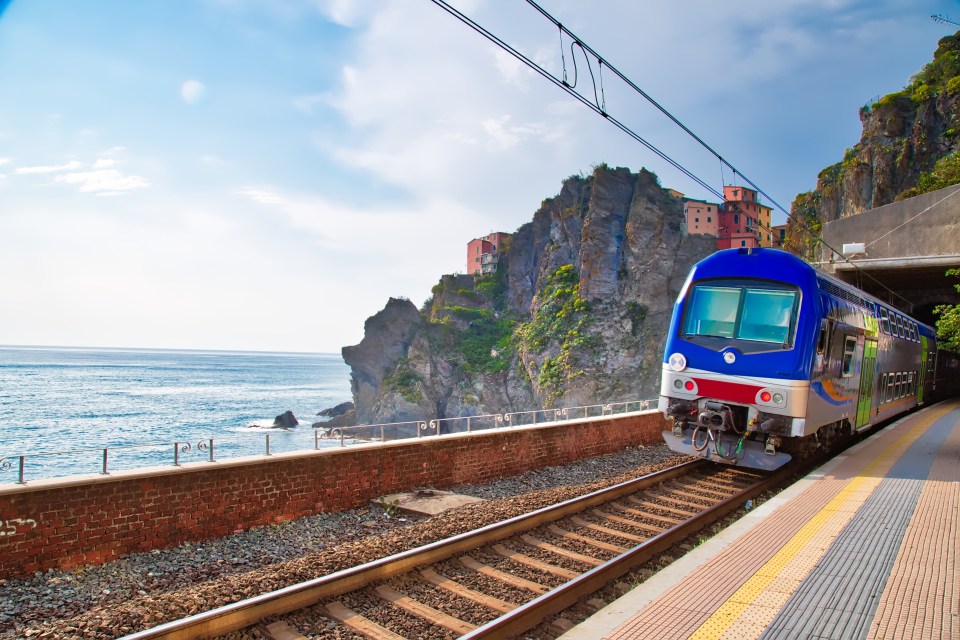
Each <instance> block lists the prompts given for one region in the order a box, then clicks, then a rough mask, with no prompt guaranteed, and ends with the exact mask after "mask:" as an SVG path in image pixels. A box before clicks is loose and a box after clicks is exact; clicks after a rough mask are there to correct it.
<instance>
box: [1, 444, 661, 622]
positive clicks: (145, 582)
mask: <svg viewBox="0 0 960 640" xmlns="http://www.w3.org/2000/svg"><path fill="white" fill-rule="evenodd" d="M675 460H677V456H676V454H674V453H673V452H671V451H669V450H668V449H667V448H666V447H665V446H663V445H657V446H653V447H638V448H633V449H626V450H624V451H621V452H618V453H616V454H611V455H608V456H602V457H599V458H594V459H590V460H583V461H580V462H577V463H574V464H570V465H565V466H559V467H548V468H545V469H540V470H538V471H532V472H529V473H525V474H523V475H520V476H513V477H510V478H504V479H501V480H498V481H496V482H492V483H490V484H486V485H461V486H458V487H453V488H452V490H453V491H455V492H457V493H463V494H466V495H472V496H476V497H480V498H485V499H486V501H485V502H481V503H477V504H474V505H468V506H466V507H461V508H459V509H455V510H452V511H449V512H445V513H442V514H440V515H438V516H434V517H432V518H429V520H427V519H423V518H413V517H403V516H401V517H396V516H395V515H394V516H390V514H389V513H388V511H386V510H385V509H384V508H383V507H381V506H379V505H376V504H372V505H371V506H370V507H367V508H361V509H355V510H352V511H347V512H343V513H335V514H321V515H317V516H311V517H307V518H300V519H298V520H295V521H291V522H287V523H282V524H277V525H271V526H265V527H258V528H256V529H252V530H250V531H246V532H243V533H239V534H235V535H232V536H228V537H226V538H221V539H218V540H210V541H207V542H203V543H196V544H185V545H182V546H180V547H176V548H174V549H169V550H165V551H154V552H151V553H143V554H134V555H131V556H128V557H126V558H123V559H120V560H117V561H114V562H110V563H107V564H105V565H100V566H93V567H85V568H81V569H76V570H72V571H59V570H50V571H47V572H45V573H38V574H36V575H34V576H32V577H31V578H28V579H22V580H0V639H8V638H9V639H13V638H24V637H37V638H73V637H75V638H114V637H116V636H118V635H123V634H126V633H130V632H132V631H135V630H137V629H140V628H143V627H145V626H152V625H155V624H159V623H160V622H163V621H165V620H169V619H174V618H177V617H182V616H184V615H188V614H191V613H196V612H198V611H201V610H204V609H206V608H209V607H212V606H219V605H222V604H226V603H228V602H231V601H234V600H237V599H240V598H244V597H250V596H252V595H255V594H257V593H261V592H263V591H266V590H271V589H276V588H280V587H282V586H285V585H287V584H290V583H292V582H297V581H299V580H303V579H306V578H308V577H315V576H317V575H324V574H325V573H329V572H331V571H336V570H339V569H341V568H345V567H346V566H352V565H351V563H356V562H358V561H368V560H372V559H375V558H376V557H381V556H383V555H389V554H391V553H397V552H399V551H401V550H404V549H406V548H412V547H415V546H419V545H421V544H427V543H428V542H432V541H433V540H436V539H440V538H442V537H445V536H448V535H453V534H454V533H458V532H461V531H468V530H470V529H473V528H476V527H478V526H483V525H484V524H488V523H490V522H496V521H498V520H502V519H504V518H507V517H511V516H512V515H517V514H519V513H522V512H524V511H526V510H529V509H531V508H537V506H546V505H548V504H552V503H553V502H556V501H558V500H563V499H566V498H569V497H573V496H575V495H581V494H583V493H587V492H589V491H592V490H595V489H597V488H599V487H600V486H606V485H609V484H612V483H613V482H618V481H622V480H623V479H625V476H631V477H632V476H636V475H637V470H638V469H645V470H653V469H654V468H660V467H662V466H665V465H667V464H670V463H672V462H673V461H675ZM146 621H150V624H149V625H148V624H146Z"/></svg>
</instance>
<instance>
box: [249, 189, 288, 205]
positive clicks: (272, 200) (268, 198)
mask: <svg viewBox="0 0 960 640" xmlns="http://www.w3.org/2000/svg"><path fill="white" fill-rule="evenodd" d="M240 194H241V195H243V196H246V197H247V198H250V199H251V200H253V201H254V202H259V203H260V204H286V200H285V199H284V198H283V197H282V196H281V195H279V194H277V193H276V192H274V191H271V190H270V189H261V188H258V187H244V188H243V189H241V190H240Z"/></svg>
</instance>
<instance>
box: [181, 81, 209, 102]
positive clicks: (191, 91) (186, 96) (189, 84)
mask: <svg viewBox="0 0 960 640" xmlns="http://www.w3.org/2000/svg"><path fill="white" fill-rule="evenodd" d="M206 89H207V88H206V87H205V86H204V84H203V83H202V82H200V81H199V80H187V81H186V82H184V83H183V84H182V85H180V97H181V98H183V101H184V102H186V103H187V104H194V103H195V102H197V100H199V99H200V98H201V97H202V96H203V94H204V92H206Z"/></svg>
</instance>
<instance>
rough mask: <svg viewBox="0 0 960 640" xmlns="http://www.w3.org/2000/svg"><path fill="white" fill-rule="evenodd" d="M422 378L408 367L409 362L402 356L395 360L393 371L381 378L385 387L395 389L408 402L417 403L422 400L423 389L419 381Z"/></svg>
mask: <svg viewBox="0 0 960 640" xmlns="http://www.w3.org/2000/svg"><path fill="white" fill-rule="evenodd" d="M422 381H423V378H422V377H421V376H419V375H417V373H416V372H414V370H413V369H411V368H410V363H409V362H408V360H407V359H406V358H405V357H404V358H400V359H399V360H397V363H396V365H395V366H394V369H393V371H391V372H390V373H389V374H387V376H386V377H385V378H384V379H383V385H384V387H385V388H387V389H389V390H391V391H396V392H397V393H399V394H400V395H402V396H403V397H404V399H405V400H407V401H408V402H413V403H418V402H420V401H422V400H423V391H422V390H421V389H420V383H421V382H422Z"/></svg>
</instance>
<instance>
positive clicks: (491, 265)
mask: <svg viewBox="0 0 960 640" xmlns="http://www.w3.org/2000/svg"><path fill="white" fill-rule="evenodd" d="M509 237H510V234H509V233H504V232H502V231H495V232H493V233H491V234H489V235H486V236H483V237H482V238H475V239H473V240H471V241H470V242H468V243H467V273H469V274H473V275H480V274H488V273H493V272H495V271H496V270H497V263H498V262H499V261H500V251H501V247H502V246H503V243H504V241H505V240H506V239H507V238H509Z"/></svg>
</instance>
